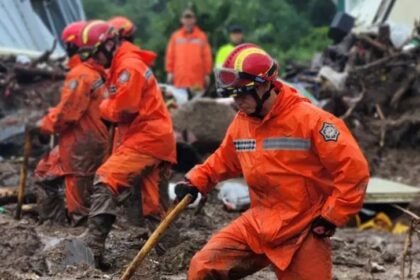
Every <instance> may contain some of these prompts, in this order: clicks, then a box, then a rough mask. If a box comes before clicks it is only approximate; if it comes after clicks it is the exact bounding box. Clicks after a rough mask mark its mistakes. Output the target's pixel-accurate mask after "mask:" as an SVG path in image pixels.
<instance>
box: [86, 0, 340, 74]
mask: <svg viewBox="0 0 420 280" xmlns="http://www.w3.org/2000/svg"><path fill="white" fill-rule="evenodd" d="M330 2H331V1H327V0H272V1H267V0H253V1H246V0H229V1H226V0H206V1H202V0H192V1H191V0H83V4H84V8H85V11H86V15H87V17H88V18H90V19H98V18H99V19H105V20H107V19H109V18H110V17H112V16H116V15H124V16H127V17H128V18H130V19H131V20H133V21H134V22H135V23H136V25H137V27H138V32H137V38H138V39H137V40H136V43H137V44H139V45H140V46H141V47H142V48H145V49H150V50H153V51H156V52H157V53H158V55H159V57H158V61H157V63H156V69H155V72H156V74H157V76H158V77H159V78H161V79H162V78H163V77H164V55H165V49H166V44H167V42H168V40H169V37H170V35H171V33H172V32H174V31H175V30H176V29H177V28H179V27H180V23H179V18H180V15H181V13H182V11H183V10H184V9H185V8H186V7H187V6H188V5H189V4H192V6H193V7H194V8H195V10H196V13H197V19H198V25H199V26H200V27H201V28H202V29H203V30H204V31H205V32H206V33H207V35H208V37H209V41H210V43H211V46H212V49H213V52H214V53H216V51H217V48H218V47H220V46H221V45H223V44H225V43H226V41H227V32H226V29H227V27H228V26H229V25H230V24H233V23H237V24H240V25H242V26H243V28H244V30H245V33H246V41H248V42H253V43H256V44H258V45H261V46H262V47H263V48H264V49H266V50H267V51H268V52H269V53H270V54H271V55H273V56H274V57H276V58H277V59H279V61H280V63H283V62H284V61H285V60H287V59H293V60H297V61H298V62H305V61H308V60H310V59H311V57H312V55H313V53H314V51H320V50H322V49H323V48H324V47H325V46H327V45H328V44H329V43H330V41H329V40H328V39H327V38H326V32H327V29H326V28H325V27H321V28H314V26H325V25H326V24H328V23H329V21H330V20H331V17H332V16H333V14H334V12H335V11H334V10H333V9H331V5H333V4H331V3H330Z"/></svg>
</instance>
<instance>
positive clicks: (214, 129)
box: [172, 98, 236, 147]
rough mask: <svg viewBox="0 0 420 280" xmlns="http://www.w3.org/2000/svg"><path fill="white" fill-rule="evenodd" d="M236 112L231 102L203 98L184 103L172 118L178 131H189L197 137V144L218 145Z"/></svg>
mask: <svg viewBox="0 0 420 280" xmlns="http://www.w3.org/2000/svg"><path fill="white" fill-rule="evenodd" d="M235 114H236V112H235V110H234V109H233V108H232V107H231V106H230V105H229V104H225V103H221V102H218V101H217V99H210V98H201V99H195V100H193V101H191V102H188V103H185V104H184V105H182V106H181V107H180V108H179V109H178V110H176V111H175V112H174V113H173V115H172V119H173V123H174V127H175V130H176V131H179V132H183V131H189V132H191V133H192V134H193V135H194V136H195V137H196V139H197V141H196V143H197V144H203V145H214V146H216V147H217V146H218V145H219V144H220V142H221V141H222V140H223V138H224V136H225V133H226V130H227V128H228V126H229V124H230V123H231V121H232V120H233V118H234V117H235ZM204 124H205V125H204Z"/></svg>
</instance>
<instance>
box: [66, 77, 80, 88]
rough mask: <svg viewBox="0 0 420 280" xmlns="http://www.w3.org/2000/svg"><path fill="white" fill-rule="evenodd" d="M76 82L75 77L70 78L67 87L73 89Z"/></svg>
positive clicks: (76, 84) (75, 86)
mask: <svg viewBox="0 0 420 280" xmlns="http://www.w3.org/2000/svg"><path fill="white" fill-rule="evenodd" d="M78 84H79V82H78V81H77V80H76V79H74V80H71V81H70V82H68V83H67V88H69V89H70V90H75V89H76V88H77V86H78Z"/></svg>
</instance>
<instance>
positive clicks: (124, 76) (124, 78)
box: [118, 70, 130, 84]
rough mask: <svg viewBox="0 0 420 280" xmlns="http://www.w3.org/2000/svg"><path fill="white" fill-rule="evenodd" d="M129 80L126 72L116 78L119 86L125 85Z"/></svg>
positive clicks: (128, 73) (128, 74)
mask: <svg viewBox="0 0 420 280" xmlns="http://www.w3.org/2000/svg"><path fill="white" fill-rule="evenodd" d="M129 79H130V72H128V71H126V70H125V71H122V72H121V74H120V76H118V82H119V83H120V84H124V83H126V82H127V81H128V80H129Z"/></svg>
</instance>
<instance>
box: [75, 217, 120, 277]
mask: <svg viewBox="0 0 420 280" xmlns="http://www.w3.org/2000/svg"><path fill="white" fill-rule="evenodd" d="M114 221H115V216H114V215H109V214H100V215H97V216H94V217H90V218H89V220H88V228H87V230H86V231H85V232H84V233H82V235H80V237H79V239H80V240H81V241H82V242H83V243H84V244H86V246H88V247H89V248H90V250H91V251H92V254H93V257H94V258H95V266H96V267H97V268H99V269H102V270H107V269H109V268H110V265H109V264H108V263H106V262H105V261H104V252H105V241H106V238H107V237H108V234H109V232H110V231H111V228H112V225H113V224H114Z"/></svg>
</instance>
